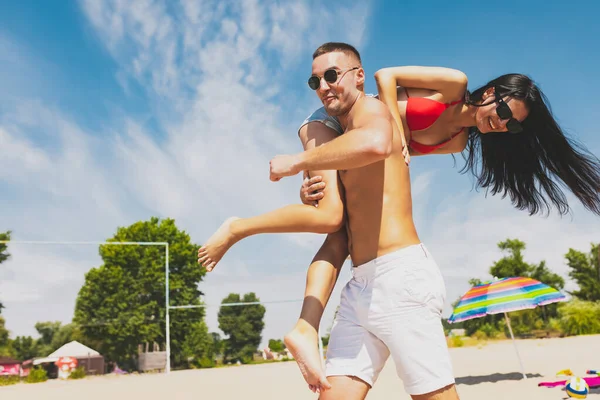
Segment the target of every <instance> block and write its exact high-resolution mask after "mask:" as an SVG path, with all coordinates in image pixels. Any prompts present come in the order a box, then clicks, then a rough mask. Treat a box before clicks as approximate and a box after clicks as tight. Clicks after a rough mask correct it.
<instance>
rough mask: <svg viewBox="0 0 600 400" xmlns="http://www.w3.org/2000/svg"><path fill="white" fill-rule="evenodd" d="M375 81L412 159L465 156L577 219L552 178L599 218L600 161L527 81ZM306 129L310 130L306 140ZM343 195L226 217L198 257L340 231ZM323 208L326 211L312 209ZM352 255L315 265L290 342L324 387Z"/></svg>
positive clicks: (528, 200)
mask: <svg viewBox="0 0 600 400" xmlns="http://www.w3.org/2000/svg"><path fill="white" fill-rule="evenodd" d="M375 79H376V82H377V88H378V92H379V98H380V99H381V100H382V101H383V102H384V103H385V104H387V105H388V107H389V108H390V111H391V113H392V115H393V117H394V119H395V120H396V122H397V123H398V124H399V125H400V124H402V126H403V128H404V133H405V137H406V140H407V142H408V146H409V149H410V154H411V155H428V154H450V153H458V152H462V151H463V150H466V156H465V159H466V164H465V167H464V169H463V171H467V170H469V171H471V173H473V175H474V176H476V177H477V184H478V186H480V187H484V188H486V189H489V190H491V193H492V194H496V193H502V195H503V196H505V195H508V196H509V197H510V199H511V201H512V203H513V205H514V206H515V207H516V208H518V209H522V210H528V211H529V213H530V214H536V213H538V212H540V211H543V210H544V209H548V210H549V208H550V203H551V204H553V205H554V206H555V207H556V208H557V209H558V210H559V212H560V213H561V214H564V213H566V212H568V210H569V206H568V204H567V201H566V198H565V195H564V193H563V192H562V191H561V189H560V188H559V186H557V185H556V184H555V183H554V182H553V181H552V180H551V179H552V177H553V176H554V177H556V178H558V179H560V180H562V182H563V183H564V184H565V185H566V186H567V187H569V189H570V190H571V191H572V192H573V194H574V195H575V196H576V197H577V198H578V199H579V200H580V201H581V202H582V203H583V204H584V206H585V207H586V208H587V209H589V210H591V211H592V212H594V213H596V214H599V215H600V195H599V192H600V161H599V160H598V159H597V158H596V157H594V156H593V155H591V154H589V153H588V152H587V151H586V150H585V149H583V148H582V147H581V146H579V145H578V144H576V143H575V142H574V141H572V140H570V139H568V138H567V137H566V135H565V134H564V133H563V132H562V130H561V129H560V127H559V126H558V124H557V123H556V122H555V120H554V118H553V116H552V114H551V112H550V110H549V109H548V107H547V105H546V99H545V96H544V95H543V93H542V92H541V91H540V90H539V88H538V87H537V86H536V85H535V84H534V83H533V82H532V81H531V80H530V79H529V78H528V77H526V76H524V75H520V74H508V75H503V76H500V77H498V78H496V79H494V80H492V81H490V82H488V83H487V84H485V85H484V86H482V87H480V88H478V89H477V90H475V91H473V92H472V93H469V92H468V91H467V78H466V76H465V75H464V74H463V73H462V72H460V71H457V70H453V69H448V68H438V67H395V68H384V69H381V70H379V71H378V72H377V73H376V74H375ZM319 112H320V113H321V114H322V110H317V111H316V112H315V113H314V114H313V116H314V115H315V114H318V113H319ZM313 116H311V117H309V119H308V120H309V121H318V120H320V121H321V122H323V124H318V125H320V127H317V129H326V130H331V131H333V132H334V134H336V135H339V134H341V133H343V132H342V129H341V126H339V123H338V122H337V119H336V118H334V117H329V116H325V117H321V118H320V119H319V118H317V117H315V118H313ZM313 125H314V124H313ZM306 126H307V124H304V125H303V127H302V128H301V131H300V135H301V136H302V135H303V131H302V129H305V128H306ZM304 134H306V132H304ZM313 145H318V143H317V144H315V143H313ZM479 163H481V164H480V165H479ZM324 174H331V171H323V175H324ZM319 175H320V174H319ZM306 182H307V181H306V180H305V183H306ZM340 190H341V188H340V187H339V185H338V182H337V179H336V178H335V177H333V178H332V177H331V175H329V178H328V179H327V185H325V182H320V181H319V178H318V177H314V178H313V179H312V182H311V183H308V184H305V185H303V189H302V193H303V194H302V200H303V203H305V204H304V205H291V206H287V207H283V208H281V209H278V210H276V211H273V212H270V213H267V214H264V215H261V216H258V217H252V218H247V219H237V218H236V219H229V220H227V221H226V222H225V223H224V224H223V225H222V226H221V228H219V230H218V231H217V232H216V233H215V234H214V235H213V236H212V237H211V238H210V239H209V241H208V242H207V244H206V245H205V246H204V247H202V248H201V249H200V250H199V251H198V260H199V262H201V263H203V264H204V265H205V266H206V268H207V270H208V271H211V270H212V269H213V268H214V267H215V265H216V263H217V262H218V261H219V260H220V259H221V257H222V256H223V254H224V253H225V252H226V251H227V250H228V249H229V248H230V247H231V246H232V245H233V244H234V243H236V242H237V241H239V240H241V239H243V238H245V237H247V236H250V235H254V234H258V233H274V232H315V233H334V232H338V231H339V230H340V229H341V228H342V226H343V225H344V222H343V203H342V202H341V194H340ZM315 201H318V202H319V203H318V207H312V206H311V204H314V203H313V202H315ZM345 255H347V251H346V249H343V250H340V252H339V254H337V255H336V256H335V257H333V258H331V259H330V261H329V262H322V261H319V260H316V259H315V260H314V262H313V264H311V266H310V267H309V270H308V274H307V285H306V292H305V299H307V298H308V297H309V296H310V297H311V298H312V299H313V300H314V299H315V298H316V299H317V300H318V301H311V302H310V304H309V303H308V302H306V301H305V303H304V305H303V308H302V313H301V317H300V320H299V321H298V324H297V326H296V327H295V329H294V330H293V331H292V332H291V333H290V334H288V335H287V336H286V345H287V346H288V348H289V349H290V351H292V354H293V355H294V356H295V357H296V359H297V361H298V362H299V364H300V367H301V369H302V372H303V374H304V376H305V378H306V380H307V382H308V383H309V384H311V385H312V386H311V388H313V389H315V390H316V389H319V388H327V386H328V384H327V382H326V379H325V378H324V376H323V374H322V372H320V361H318V359H317V358H316V357H315V354H316V356H318V353H317V350H316V347H315V346H312V345H313V344H315V343H316V340H318V336H317V332H318V325H319V321H320V318H321V316H322V312H323V308H324V306H325V304H326V303H327V301H328V298H329V296H330V294H331V291H332V289H333V286H334V285H335V281H336V279H337V276H338V273H339V269H340V268H341V266H342V264H343V262H344V259H345ZM309 344H310V345H311V346H312V348H310V349H309V347H310V346H309ZM309 353H310V354H309Z"/></svg>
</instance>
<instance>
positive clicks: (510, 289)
mask: <svg viewBox="0 0 600 400" xmlns="http://www.w3.org/2000/svg"><path fill="white" fill-rule="evenodd" d="M565 300H567V298H566V296H565V295H564V294H562V293H560V292H559V291H558V290H556V289H554V288H552V287H550V286H548V285H546V284H543V283H542V282H540V281H537V280H535V279H531V278H524V277H512V278H502V279H497V278H496V279H494V280H493V281H488V282H484V283H482V284H480V285H477V286H474V287H472V288H471V289H469V291H467V293H465V294H464V295H463V296H462V297H461V298H460V301H459V302H458V304H457V306H456V307H455V308H454V312H453V313H452V315H451V316H450V318H448V322H449V323H455V322H461V321H466V320H468V319H473V318H479V317H483V316H485V315H488V314H500V313H504V317H505V318H506V324H507V325H508V330H509V332H510V337H511V338H512V341H513V345H514V346H515V351H516V352H517V357H518V358H519V364H520V365H521V372H522V373H523V378H525V379H527V376H526V375H525V372H524V369H523V362H522V361H521V357H520V355H519V350H518V349H517V344H516V342H515V337H514V335H513V331H512V328H511V326H510V320H509V319H508V315H507V314H506V313H508V312H511V311H517V310H525V309H528V308H536V307H537V306H543V305H546V304H550V303H556V302H559V301H565Z"/></svg>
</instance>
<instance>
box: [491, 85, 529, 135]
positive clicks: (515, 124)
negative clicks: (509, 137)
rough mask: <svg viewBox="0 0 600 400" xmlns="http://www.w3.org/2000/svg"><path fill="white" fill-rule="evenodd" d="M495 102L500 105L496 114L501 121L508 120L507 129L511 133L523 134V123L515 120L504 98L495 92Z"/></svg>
mask: <svg viewBox="0 0 600 400" xmlns="http://www.w3.org/2000/svg"><path fill="white" fill-rule="evenodd" d="M494 97H495V100H494V101H495V102H497V103H498V107H496V114H498V116H499V117H500V119H507V120H508V122H507V123H506V129H508V131H509V132H510V133H521V132H523V126H521V123H520V122H519V121H517V120H516V119H514V118H513V114H512V111H511V109H510V107H509V106H508V104H506V103H505V102H504V100H502V97H501V96H499V95H498V92H496V91H495V90H494Z"/></svg>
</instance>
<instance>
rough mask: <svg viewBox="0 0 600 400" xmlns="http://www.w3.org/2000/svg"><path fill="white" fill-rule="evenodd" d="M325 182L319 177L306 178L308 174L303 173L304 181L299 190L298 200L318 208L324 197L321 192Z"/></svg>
mask: <svg viewBox="0 0 600 400" xmlns="http://www.w3.org/2000/svg"><path fill="white" fill-rule="evenodd" d="M324 189H325V182H323V178H322V177H321V176H313V177H312V178H309V177H308V173H307V172H306V171H304V180H303V181H302V187H301V188H300V200H301V201H302V203H303V204H306V205H308V206H315V207H318V206H319V200H321V199H322V198H323V197H325V193H324V192H323V190H324Z"/></svg>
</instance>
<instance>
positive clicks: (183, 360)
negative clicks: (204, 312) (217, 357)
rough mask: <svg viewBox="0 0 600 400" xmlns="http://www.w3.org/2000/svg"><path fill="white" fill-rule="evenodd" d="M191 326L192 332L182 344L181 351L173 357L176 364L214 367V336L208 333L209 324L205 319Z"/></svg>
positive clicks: (186, 366)
mask: <svg viewBox="0 0 600 400" xmlns="http://www.w3.org/2000/svg"><path fill="white" fill-rule="evenodd" d="M190 328H191V330H190V333H189V334H188V335H187V336H186V337H185V339H184V341H183V343H182V345H181V351H179V352H178V353H177V354H175V357H174V358H173V360H174V365H178V366H180V367H185V368H191V367H213V366H214V351H213V343H212V340H213V338H212V336H211V335H209V334H208V326H207V325H206V323H205V322H204V321H196V322H194V323H193V324H192V326H191V327H190Z"/></svg>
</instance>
